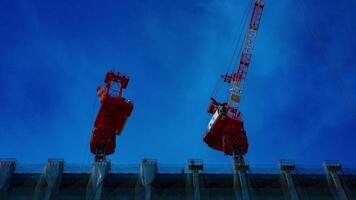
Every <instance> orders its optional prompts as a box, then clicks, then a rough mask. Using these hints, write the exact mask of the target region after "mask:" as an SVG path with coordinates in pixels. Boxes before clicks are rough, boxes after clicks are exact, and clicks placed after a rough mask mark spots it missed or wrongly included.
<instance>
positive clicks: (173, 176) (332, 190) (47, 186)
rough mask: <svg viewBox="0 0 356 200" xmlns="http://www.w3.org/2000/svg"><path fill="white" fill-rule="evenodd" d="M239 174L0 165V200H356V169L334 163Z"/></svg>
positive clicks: (153, 164) (105, 164)
mask: <svg viewBox="0 0 356 200" xmlns="http://www.w3.org/2000/svg"><path fill="white" fill-rule="evenodd" d="M239 170H244V174H245V177H246V181H243V180H242V179H239V178H236V177H235V173H234V172H233V171H234V169H233V167H229V166H208V165H207V166H205V165H204V164H203V162H202V160H188V162H187V164H186V165H185V166H184V165H182V166H167V165H161V164H157V161H156V160H150V159H144V160H143V161H142V163H141V164H137V165H116V164H113V163H110V162H109V161H99V162H94V163H93V164H92V165H91V166H90V165H74V164H67V163H64V161H63V160H56V159H51V160H48V163H47V164H45V165H30V164H24V165H22V164H18V163H16V161H15V160H1V161H0V199H1V200H6V199H9V200H20V199H21V200H22V199H39V200H40V199H41V200H42V199H57V200H67V199H73V200H77V199H78V200H79V199H87V200H91V199H95V200H99V199H103V200H128V199H144V200H150V199H154V200H156V199H157V200H160V199H162V200H170V199H172V200H175V199H176V200H178V199H192V200H193V199H194V200H199V199H208V200H216V199H221V200H222V199H224V200H225V199H227V200H229V199H231V200H232V199H234V200H238V199H281V200H282V199H293V200H298V199H310V200H313V199H317V200H324V199H325V200H331V199H342V200H347V199H348V200H351V199H356V168H349V167H343V166H342V165H341V164H340V163H339V162H337V161H325V162H324V164H323V165H320V166H319V167H310V168H308V167H302V166H298V165H295V164H294V162H293V161H288V160H287V161H286V160H283V161H280V162H279V164H278V166H277V165H276V166H273V167H269V168H267V167H266V168H258V167H253V166H251V167H250V166H248V165H246V166H245V168H241V169H239ZM99 171H100V172H101V173H98V172H99Z"/></svg>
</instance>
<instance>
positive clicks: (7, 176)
mask: <svg viewBox="0 0 356 200" xmlns="http://www.w3.org/2000/svg"><path fill="white" fill-rule="evenodd" d="M15 168H16V161H15V160H13V159H5V160H0V199H7V196H8V190H9V188H10V185H11V178H12V175H13V173H14V171H15Z"/></svg>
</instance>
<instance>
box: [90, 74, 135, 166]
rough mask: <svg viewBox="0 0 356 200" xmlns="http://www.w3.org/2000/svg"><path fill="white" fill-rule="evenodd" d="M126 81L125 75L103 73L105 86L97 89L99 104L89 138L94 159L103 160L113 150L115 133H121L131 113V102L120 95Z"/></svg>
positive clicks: (125, 85)
mask: <svg viewBox="0 0 356 200" xmlns="http://www.w3.org/2000/svg"><path fill="white" fill-rule="evenodd" d="M128 82H129V78H128V77H127V76H124V75H122V74H120V73H118V72H114V71H110V72H108V73H107V74H106V75H105V80H104V83H105V86H104V87H102V86H99V87H98V89H97V94H98V96H99V99H100V103H101V106H100V109H99V112H98V114H97V116H96V119H95V123H94V128H93V131H92V134H91V138H90V151H91V152H92V153H93V154H94V155H95V160H96V161H103V160H105V158H106V156H107V155H110V154H113V153H114V152H115V148H116V135H120V134H121V132H122V130H123V128H124V126H125V123H126V121H127V119H128V117H129V116H130V115H131V113H132V110H133V104H132V102H131V101H130V100H128V99H125V98H124V97H123V96H122V92H123V90H124V89H126V87H127V84H128Z"/></svg>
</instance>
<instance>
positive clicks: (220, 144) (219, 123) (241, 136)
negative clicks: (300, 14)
mask: <svg viewBox="0 0 356 200" xmlns="http://www.w3.org/2000/svg"><path fill="white" fill-rule="evenodd" d="M251 5H252V4H251ZM263 7H264V3H263V1H262V0H255V2H254V7H253V9H252V15H251V20H250V23H249V27H248V31H247V34H246V37H245V40H244V45H243V48H242V52H241V57H240V62H239V64H238V68H237V70H236V71H233V72H232V73H231V75H229V74H228V73H227V74H226V75H223V76H222V78H223V79H224V82H227V83H229V84H231V89H230V94H229V99H228V101H227V102H224V103H219V102H217V101H216V100H215V99H214V98H211V104H210V105H209V107H208V112H209V113H210V114H213V117H212V118H211V120H210V122H209V125H208V130H207V132H206V134H205V135H204V138H203V140H204V142H205V143H207V144H208V146H209V147H211V148H213V149H216V150H218V151H222V152H224V153H225V154H227V155H233V156H234V159H235V158H239V159H241V158H242V160H243V156H244V155H245V154H246V153H247V150H248V141H247V136H246V131H245V128H244V123H243V119H242V116H241V112H240V111H239V109H238V106H239V103H240V97H241V95H242V89H243V82H244V80H245V78H246V73H247V69H248V66H249V64H250V60H251V56H252V52H253V48H254V44H255V40H256V35H257V31H258V28H259V25H260V21H261V17H262V11H263Z"/></svg>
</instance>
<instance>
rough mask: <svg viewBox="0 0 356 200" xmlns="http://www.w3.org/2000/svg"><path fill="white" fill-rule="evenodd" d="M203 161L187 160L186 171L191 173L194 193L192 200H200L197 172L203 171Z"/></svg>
mask: <svg viewBox="0 0 356 200" xmlns="http://www.w3.org/2000/svg"><path fill="white" fill-rule="evenodd" d="M203 168H204V165H203V160H196V159H190V160H188V169H189V171H191V173H192V183H193V191H194V200H200V184H199V171H200V170H203Z"/></svg>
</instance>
